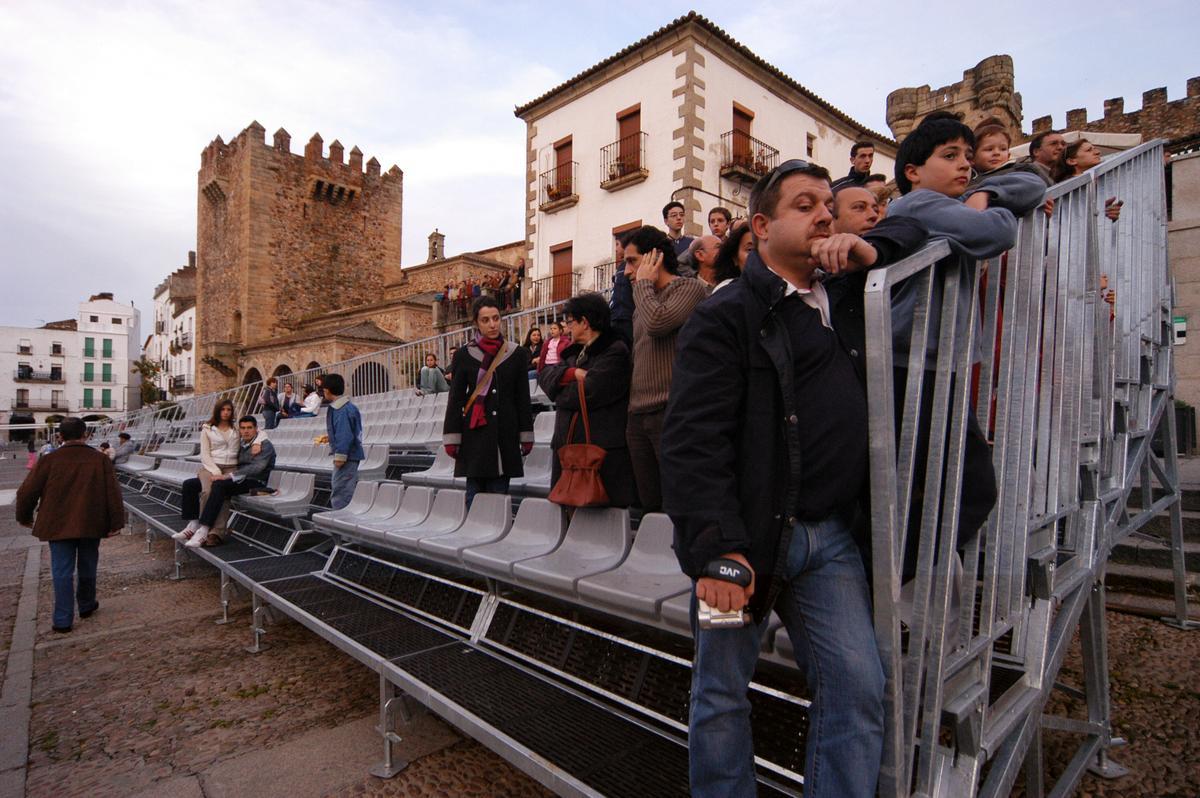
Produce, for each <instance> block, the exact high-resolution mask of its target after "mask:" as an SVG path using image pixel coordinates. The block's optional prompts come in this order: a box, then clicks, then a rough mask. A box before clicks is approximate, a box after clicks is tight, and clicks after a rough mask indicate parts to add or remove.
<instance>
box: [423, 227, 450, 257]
mask: <svg viewBox="0 0 1200 798" xmlns="http://www.w3.org/2000/svg"><path fill="white" fill-rule="evenodd" d="M445 257H446V234H445V233H439V232H438V231H437V229H436V228H435V229H434V231H433V232H432V233H430V234H429V256H428V257H427V258H426V262H427V263H433V262H434V261H435V260H443V259H444V258H445Z"/></svg>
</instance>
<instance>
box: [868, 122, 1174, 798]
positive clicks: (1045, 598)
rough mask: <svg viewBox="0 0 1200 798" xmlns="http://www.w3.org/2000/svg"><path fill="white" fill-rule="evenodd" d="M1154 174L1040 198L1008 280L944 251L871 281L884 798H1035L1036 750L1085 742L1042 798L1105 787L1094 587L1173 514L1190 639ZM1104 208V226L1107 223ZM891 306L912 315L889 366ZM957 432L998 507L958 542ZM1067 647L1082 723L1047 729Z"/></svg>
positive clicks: (1119, 177)
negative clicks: (1141, 533)
mask: <svg viewBox="0 0 1200 798" xmlns="http://www.w3.org/2000/svg"><path fill="white" fill-rule="evenodd" d="M1162 163H1163V158H1162V144H1161V142H1153V143H1150V144H1145V145H1142V146H1140V147H1138V148H1136V149H1133V150H1130V151H1128V152H1125V153H1122V154H1120V155H1117V156H1113V157H1111V158H1109V159H1108V160H1106V161H1105V162H1104V163H1102V164H1101V165H1099V166H1097V167H1095V168H1094V169H1092V170H1090V171H1089V172H1087V173H1086V174H1084V175H1080V176H1078V177H1076V178H1073V179H1071V180H1069V181H1067V182H1064V183H1062V184H1060V185H1058V186H1055V187H1054V188H1052V189H1051V190H1050V192H1049V195H1048V196H1049V197H1050V198H1053V199H1055V203H1056V204H1055V207H1054V211H1053V215H1052V216H1050V217H1047V216H1046V214H1045V213H1043V212H1042V211H1041V210H1040V209H1039V210H1036V211H1034V212H1032V213H1031V214H1029V215H1027V216H1026V217H1025V218H1024V219H1022V220H1021V222H1020V227H1019V232H1018V238H1017V242H1016V245H1015V246H1014V247H1013V248H1012V249H1011V250H1010V251H1009V252H1008V253H1006V255H1005V256H1004V257H1002V258H996V259H993V260H991V261H988V262H986V263H973V264H970V265H969V266H966V265H962V264H960V263H959V261H958V259H957V257H950V258H947V257H946V256H947V255H948V254H949V252H950V250H949V247H948V246H947V244H946V243H945V242H938V243H935V244H933V245H931V246H929V247H927V248H926V249H925V250H923V251H922V252H920V253H917V254H916V255H914V256H912V257H910V258H908V259H906V260H904V261H902V262H900V263H897V264H895V265H893V266H891V267H888V268H886V269H881V270H878V271H875V272H872V273H871V274H870V275H869V276H868V281H867V288H866V296H865V300H866V324H867V340H868V341H877V342H884V345H883V346H879V347H877V348H869V349H868V352H867V365H868V394H869V407H870V414H871V415H870V439H871V468H870V479H871V508H872V519H871V520H872V529H873V533H874V534H873V543H872V548H873V558H872V560H873V569H874V591H875V601H874V607H875V620H876V635H877V639H878V642H879V647H880V653H881V657H882V659H883V662H884V668H885V671H886V673H887V674H888V686H887V690H886V698H885V752H884V762H883V769H882V772H881V780H880V794H881V795H885V796H895V797H897V798H899V797H900V796H909V795H928V796H959V795H975V794H979V795H986V796H1001V795H1008V794H1009V793H1010V792H1011V790H1012V787H1013V784H1014V781H1015V780H1016V778H1017V775H1018V773H1019V772H1021V771H1022V769H1024V772H1025V774H1026V778H1027V782H1026V785H1025V792H1026V795H1038V796H1040V795H1043V794H1044V793H1043V790H1044V788H1045V785H1043V784H1042V781H1043V780H1044V779H1045V776H1046V774H1045V772H1044V769H1043V768H1042V767H1041V762H1042V750H1041V730H1042V729H1044V728H1045V729H1054V730H1056V731H1059V732H1063V731H1065V732H1071V733H1074V734H1076V735H1078V739H1079V740H1081V742H1080V744H1079V752H1078V753H1077V755H1076V756H1075V757H1074V758H1072V759H1071V761H1070V763H1069V764H1068V766H1067V769H1066V770H1065V772H1063V773H1061V774H1059V775H1058V781H1057V783H1056V784H1055V785H1054V786H1053V788H1052V789H1053V794H1055V795H1066V794H1070V793H1071V792H1072V791H1073V789H1074V787H1075V785H1076V784H1078V782H1079V779H1080V778H1082V775H1083V772H1084V770H1085V769H1086V768H1088V767H1091V768H1093V769H1094V770H1098V771H1100V772H1105V771H1108V772H1112V771H1113V770H1115V768H1116V767H1119V766H1114V765H1113V763H1111V762H1110V761H1109V760H1108V758H1107V748H1108V746H1109V744H1110V742H1111V721H1110V716H1109V706H1108V683H1107V660H1106V652H1105V646H1106V643H1105V639H1106V638H1105V635H1106V630H1105V620H1104V581H1103V575H1104V568H1105V563H1106V561H1107V559H1108V557H1109V554H1110V552H1111V549H1112V547H1113V545H1114V544H1115V543H1116V542H1117V541H1118V540H1120V539H1121V538H1122V537H1124V536H1126V535H1128V534H1129V533H1130V532H1132V531H1133V530H1135V529H1137V528H1138V527H1140V526H1141V525H1143V524H1145V523H1146V522H1147V521H1148V520H1149V519H1150V518H1151V517H1152V516H1153V515H1154V514H1156V513H1159V512H1163V511H1164V510H1168V509H1169V510H1170V513H1171V521H1172V544H1173V549H1174V553H1175V561H1176V577H1177V580H1176V581H1177V616H1178V617H1177V619H1176V620H1177V621H1178V622H1180V623H1183V624H1186V617H1187V616H1186V612H1187V607H1186V595H1185V594H1184V593H1183V592H1182V585H1183V559H1182V552H1183V549H1182V523H1181V518H1180V515H1179V490H1178V480H1177V472H1176V446H1175V441H1174V438H1175V429H1174V427H1175V422H1174V418H1175V414H1174V413H1173V412H1171V407H1172V401H1171V400H1172V397H1171V393H1172V390H1173V373H1172V368H1171V338H1170V326H1171V325H1170V322H1171V305H1172V287H1171V280H1170V276H1169V273H1168V269H1167V258H1166V228H1165V221H1164V220H1165V215H1164V214H1165V208H1164V197H1163V166H1162ZM1114 195H1116V196H1120V197H1121V198H1122V199H1124V200H1125V205H1124V211H1123V213H1122V216H1121V219H1120V221H1119V222H1117V223H1116V224H1112V223H1110V222H1109V221H1108V220H1107V219H1106V218H1105V217H1104V216H1103V202H1104V199H1105V198H1106V197H1109V196H1114ZM1102 275H1107V279H1108V284H1109V285H1110V286H1112V287H1114V288H1115V290H1116V298H1115V304H1113V305H1112V306H1111V307H1110V305H1109V304H1108V303H1106V302H1105V299H1104V296H1103V292H1102V291H1101V290H1100V285H1101V277H1102ZM985 283H986V285H985V287H983V288H981V286H984V284H985ZM897 291H903V292H906V293H907V294H908V296H909V297H910V298H911V297H915V298H916V310H915V314H914V320H913V323H912V333H911V337H910V338H909V339H908V340H907V341H897V342H895V345H894V348H893V346H891V345H888V344H889V343H890V342H892V341H893V328H892V322H893V318H892V303H893V301H894V298H895V294H896V292H897ZM963 298H968V299H966V300H965V301H964V299H963ZM907 353H913V354H907ZM927 357H930V358H933V357H936V367H934V366H933V364H932V362H930V361H927ZM974 363H978V364H979V367H978V371H977V372H973V368H972V367H973V364H974ZM973 374H976V375H977V377H976V379H972V375H973ZM897 399H899V400H900V401H897ZM972 419H977V422H978V427H977V428H975V429H976V430H977V431H981V432H982V433H983V434H984V435H986V436H987V437H989V438H990V441H991V448H990V454H991V466H992V468H993V469H994V471H995V486H996V493H997V499H996V502H995V507H994V509H993V510H992V511H991V513H990V515H989V516H988V518H987V520H986V523H984V525H983V527H982V529H980V531H979V533H978V534H977V535H968V536H965V537H964V538H963V539H960V534H961V533H962V532H963V530H962V528H961V526H960V522H961V520H962V513H963V511H964V510H966V509H967V508H968V507H969V502H968V501H967V498H966V494H964V472H965V468H966V466H968V465H969V461H971V460H972V459H973V458H974V459H976V463H977V458H978V457H979V450H978V448H976V449H975V453H974V454H972V452H971V449H970V444H969V442H968V441H969V438H970V437H971V424H970V422H971V421H972ZM1159 428H1161V429H1162V432H1163V452H1164V454H1163V457H1162V458H1161V460H1160V459H1159V458H1158V457H1156V455H1155V454H1154V452H1153V451H1152V450H1151V447H1150V441H1151V439H1152V437H1153V435H1154V432H1155V430H1156V429H1159ZM926 435H927V436H928V445H927V446H926V445H925V443H924V436H926ZM922 461H924V463H922ZM976 473H977V472H976ZM1155 482H1157V483H1158V485H1156V486H1152V483H1155ZM1139 483H1140V491H1141V502H1140V505H1139V506H1138V507H1137V508H1134V509H1130V508H1129V505H1128V503H1127V502H1128V500H1129V498H1130V495H1131V493H1132V492H1133V490H1134V488H1135V486H1139ZM968 487H971V486H968ZM1152 487H1154V488H1156V489H1159V490H1160V493H1158V494H1155V493H1153V491H1152ZM1154 495H1161V496H1162V498H1160V499H1158V500H1157V501H1155V500H1154V499H1153V496H1154ZM906 560H907V564H906ZM906 566H907V567H906ZM1077 629H1078V630H1079V632H1080V640H1081V641H1082V654H1083V671H1084V674H1085V683H1084V693H1085V696H1086V702H1087V716H1088V717H1087V719H1086V720H1083V719H1075V718H1067V717H1061V716H1057V715H1047V716H1045V717H1043V711H1044V710H1045V707H1046V701H1047V699H1048V698H1049V695H1050V691H1051V689H1052V687H1053V685H1054V683H1055V679H1056V676H1057V674H1058V670H1059V667H1060V666H1061V664H1062V661H1063V658H1064V656H1065V654H1066V650H1067V647H1068V646H1069V644H1070V642H1071V640H1072V637H1073V634H1074V633H1075V631H1076V630H1077Z"/></svg>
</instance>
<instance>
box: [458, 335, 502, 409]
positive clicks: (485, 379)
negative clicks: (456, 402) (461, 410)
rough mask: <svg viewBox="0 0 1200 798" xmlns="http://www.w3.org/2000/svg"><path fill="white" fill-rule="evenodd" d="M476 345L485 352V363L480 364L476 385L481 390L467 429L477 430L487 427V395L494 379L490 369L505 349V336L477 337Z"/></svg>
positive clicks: (472, 407)
mask: <svg viewBox="0 0 1200 798" xmlns="http://www.w3.org/2000/svg"><path fill="white" fill-rule="evenodd" d="M475 345H476V346H477V347H479V349H480V350H481V351H482V352H483V362H482V363H480V364H479V374H478V375H477V376H476V378H475V384H476V385H477V386H478V388H479V393H478V395H477V397H476V399H475V404H474V405H472V406H471V419H470V421H469V422H468V423H467V429H476V428H477V427H486V426H487V410H486V408H485V405H486V404H487V394H488V391H489V390H490V389H491V387H492V378H491V377H490V376H488V373H487V372H488V369H489V368H491V367H492V361H493V360H495V359H496V355H497V354H499V353H500V350H501V349H503V348H504V336H503V335H500V336H497V337H495V338H484V337H483V336H482V335H477V336H475Z"/></svg>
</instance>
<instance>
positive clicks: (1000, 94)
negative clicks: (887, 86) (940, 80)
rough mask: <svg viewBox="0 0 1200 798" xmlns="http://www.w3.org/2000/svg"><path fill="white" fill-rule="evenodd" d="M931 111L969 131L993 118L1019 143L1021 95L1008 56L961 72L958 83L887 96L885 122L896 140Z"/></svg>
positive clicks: (995, 56) (998, 56) (906, 90)
mask: <svg viewBox="0 0 1200 798" xmlns="http://www.w3.org/2000/svg"><path fill="white" fill-rule="evenodd" d="M934 111H949V112H950V113H952V114H955V115H957V116H958V118H959V119H961V120H962V121H963V122H964V123H966V124H967V125H968V126H969V127H972V128H973V127H975V125H977V124H979V123H980V122H981V121H983V120H984V119H986V118H987V117H989V116H994V117H996V118H997V119H999V120H1000V121H1001V122H1003V123H1004V124H1005V125H1007V126H1008V128H1009V130H1010V131H1011V133H1012V136H1013V141H1020V140H1021V118H1022V113H1021V95H1020V94H1018V93H1017V91H1016V89H1015V88H1014V78H1013V61H1012V56H1009V55H992V56H988V57H987V58H985V59H983V60H982V61H980V62H979V63H978V64H976V65H975V68H974V69H968V70H966V71H964V72H963V79H962V80H961V81H959V82H958V83H952V84H950V85H949V86H943V87H942V88H940V89H930V88H929V86H921V87H919V88H915V89H911V88H909V89H896V90H895V91H894V92H892V93H891V94H889V95H888V96H887V123H888V127H890V128H891V129H892V135H893V136H895V137H896V141H901V140H903V139H904V137H905V136H907V135H908V134H909V132H910V131H911V130H912V129H913V128H914V127H916V126H917V125H918V124H919V123H920V122H921V120H922V119H924V118H925V117H926V116H928V115H929V114H931V113H933V112H934Z"/></svg>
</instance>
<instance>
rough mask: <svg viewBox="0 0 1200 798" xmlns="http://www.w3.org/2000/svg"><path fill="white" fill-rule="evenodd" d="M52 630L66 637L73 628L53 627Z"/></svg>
mask: <svg viewBox="0 0 1200 798" xmlns="http://www.w3.org/2000/svg"><path fill="white" fill-rule="evenodd" d="M50 628H51V629H53V630H54V631H56V632H58V633H59V634H64V635H65V634H66V633H67V632H69V631H71V627H69V626H51V627H50Z"/></svg>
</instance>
